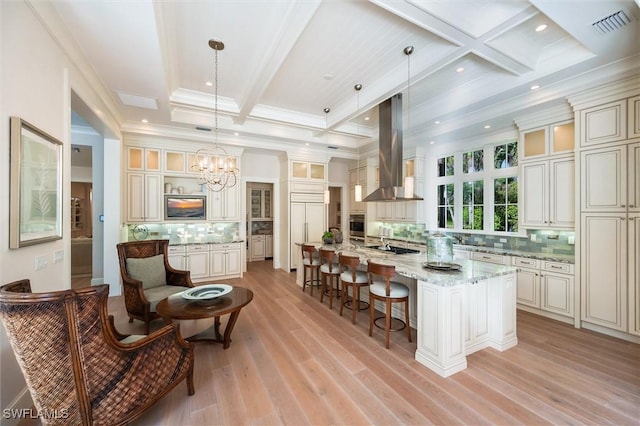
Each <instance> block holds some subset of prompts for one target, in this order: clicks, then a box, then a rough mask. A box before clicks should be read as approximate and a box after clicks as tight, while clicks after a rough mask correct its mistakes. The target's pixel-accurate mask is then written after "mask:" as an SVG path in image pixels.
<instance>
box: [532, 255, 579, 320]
mask: <svg viewBox="0 0 640 426" xmlns="http://www.w3.org/2000/svg"><path fill="white" fill-rule="evenodd" d="M540 278H541V279H540V308H541V309H542V310H543V311H547V312H552V313H555V314H558V315H563V316H565V317H567V318H571V320H572V322H573V318H574V316H575V315H574V312H575V310H574V272H573V265H571V264H568V263H561V262H551V261H544V262H543V263H542V270H541V275H540Z"/></svg>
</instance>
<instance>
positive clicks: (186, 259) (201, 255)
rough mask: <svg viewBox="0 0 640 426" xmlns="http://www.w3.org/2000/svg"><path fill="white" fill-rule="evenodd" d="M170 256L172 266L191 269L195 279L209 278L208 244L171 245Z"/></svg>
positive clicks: (192, 277) (191, 274)
mask: <svg viewBox="0 0 640 426" xmlns="http://www.w3.org/2000/svg"><path fill="white" fill-rule="evenodd" d="M168 258H169V264H170V265H171V266H172V267H174V268H176V269H181V270H185V271H189V272H190V276H191V279H192V280H193V281H199V280H203V279H206V278H209V275H210V274H209V246H208V244H192V245H188V246H170V247H169V253H168Z"/></svg>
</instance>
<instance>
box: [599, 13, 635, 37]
mask: <svg viewBox="0 0 640 426" xmlns="http://www.w3.org/2000/svg"><path fill="white" fill-rule="evenodd" d="M629 23H631V18H629V15H628V14H627V13H625V11H624V10H619V11H617V12H616V13H612V14H611V15H609V16H607V17H605V18H602V19H600V20H599V21H596V22H594V23H593V24H591V26H592V27H593V28H594V29H595V30H596V31H597V32H598V33H599V34H608V33H612V32H614V31H616V30H619V29H620V28H622V27H624V26H625V25H627V24H629Z"/></svg>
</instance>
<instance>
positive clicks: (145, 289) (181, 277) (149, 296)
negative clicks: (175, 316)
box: [116, 240, 194, 334]
mask: <svg viewBox="0 0 640 426" xmlns="http://www.w3.org/2000/svg"><path fill="white" fill-rule="evenodd" d="M116 247H117V249H118V258H119V259H120V276H121V277H122V284H123V293H124V304H125V307H126V308H127V314H128V315H129V322H133V320H134V319H138V320H140V321H143V322H144V333H145V334H149V327H150V324H151V321H152V320H154V319H156V318H160V316H159V315H158V314H157V313H156V305H157V304H158V302H160V301H161V300H162V299H164V298H165V297H168V296H171V295H172V294H175V293H177V292H179V291H183V290H185V289H184V287H193V286H194V285H193V283H192V282H191V276H190V272H189V271H180V270H177V269H174V268H172V267H171V265H169V258H168V257H167V253H168V249H169V240H145V241H130V242H127V243H120V244H117V246H116ZM159 255H162V256H164V262H160V265H161V267H162V265H164V270H165V274H164V275H163V281H164V282H163V283H162V285H154V284H148V283H146V282H143V280H140V279H136V278H135V277H133V276H132V274H130V271H129V269H131V268H129V267H128V265H127V263H128V261H127V260H128V259H145V258H152V257H156V256H159ZM137 278H141V277H139V276H138V277H137Z"/></svg>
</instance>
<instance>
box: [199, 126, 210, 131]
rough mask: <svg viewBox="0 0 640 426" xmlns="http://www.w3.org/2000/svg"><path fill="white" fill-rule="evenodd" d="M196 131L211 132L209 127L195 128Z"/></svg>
mask: <svg viewBox="0 0 640 426" xmlns="http://www.w3.org/2000/svg"><path fill="white" fill-rule="evenodd" d="M196 130H200V131H202V132H210V131H211V127H204V126H196Z"/></svg>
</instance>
